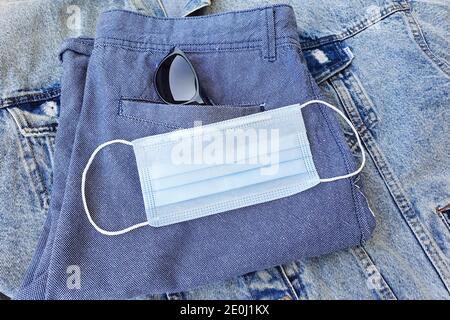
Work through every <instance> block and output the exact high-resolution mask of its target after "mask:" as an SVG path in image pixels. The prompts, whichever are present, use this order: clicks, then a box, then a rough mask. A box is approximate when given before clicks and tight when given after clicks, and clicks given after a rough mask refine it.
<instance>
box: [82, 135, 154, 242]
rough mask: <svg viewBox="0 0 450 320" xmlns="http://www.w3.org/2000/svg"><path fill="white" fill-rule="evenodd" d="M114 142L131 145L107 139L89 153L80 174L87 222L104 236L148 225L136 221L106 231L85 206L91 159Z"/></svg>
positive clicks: (122, 141) (119, 233)
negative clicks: (89, 155)
mask: <svg viewBox="0 0 450 320" xmlns="http://www.w3.org/2000/svg"><path fill="white" fill-rule="evenodd" d="M114 143H121V144H126V145H128V146H133V144H132V143H131V142H130V141H126V140H111V141H107V142H105V143H103V144H101V145H99V146H98V147H97V148H96V149H95V150H94V152H93V153H92V154H91V157H90V158H89V161H88V162H87V164H86V167H84V170H83V175H82V176H81V197H82V199H83V207H84V211H85V212H86V215H87V217H88V219H89V222H90V223H91V224H92V226H93V227H94V228H95V230H97V231H98V232H100V233H101V234H104V235H106V236H118V235H121V234H124V233H127V232H130V231H131V230H134V229H137V228H140V227H144V226H147V225H149V223H148V221H146V222H142V223H138V224H135V225H133V226H131V227H128V228H125V229H122V230H118V231H108V230H104V229H102V228H100V227H99V226H98V225H97V224H96V223H95V222H94V220H93V219H92V217H91V213H90V212H89V208H88V206H87V202H86V176H87V172H88V170H89V168H90V166H91V164H92V161H94V158H95V156H96V155H97V153H98V152H99V151H100V150H101V149H103V148H104V147H106V146H109V145H110V144H114Z"/></svg>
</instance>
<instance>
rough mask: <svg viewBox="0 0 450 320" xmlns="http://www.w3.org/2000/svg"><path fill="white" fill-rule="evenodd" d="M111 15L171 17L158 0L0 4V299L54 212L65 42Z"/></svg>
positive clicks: (177, 7) (178, 7) (193, 5)
mask: <svg viewBox="0 0 450 320" xmlns="http://www.w3.org/2000/svg"><path fill="white" fill-rule="evenodd" d="M182 4H184V5H182ZM205 4H208V1H206V0H205V1H184V0H180V1H170V5H169V4H166V7H169V9H170V10H166V11H169V14H173V15H186V14H189V13H192V12H193V11H195V9H197V8H200V7H202V6H204V5H205ZM171 6H173V7H171ZM114 8H127V9H132V10H134V11H138V12H141V13H143V14H149V15H160V16H162V15H164V14H166V13H167V12H166V13H165V12H164V10H163V9H162V8H161V7H160V4H159V3H158V1H157V0H140V1H131V0H117V1H107V0H101V1H86V0H70V1H66V0H56V1H53V0H52V1H49V0H33V1H7V0H2V1H0V133H1V136H2V142H1V143H0V202H1V203H2V205H1V206H0V234H1V236H0V292H2V293H4V294H6V295H8V296H13V295H14V294H15V293H16V292H17V290H18V287H19V286H20V283H21V281H22V277H23V275H24V273H25V270H26V268H27V266H28V264H29V262H30V260H31V257H32V254H33V251H34V250H35V247H36V242H37V239H38V237H39V233H40V232H41V230H42V226H43V223H44V219H45V215H46V213H47V211H48V207H49V202H50V201H49V199H50V191H51V185H52V175H53V165H54V163H53V161H54V159H53V156H54V137H55V134H56V128H57V122H58V115H59V107H60V101H59V100H60V88H59V84H58V82H59V81H60V77H61V72H62V68H61V66H60V63H59V61H58V51H59V49H60V45H61V42H62V41H63V39H65V38H66V37H74V36H79V35H90V36H92V35H93V34H94V29H95V23H96V19H97V17H98V15H99V13H100V12H102V11H105V10H107V9H114ZM33 88H39V89H33Z"/></svg>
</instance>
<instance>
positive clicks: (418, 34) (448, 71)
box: [405, 8, 450, 76]
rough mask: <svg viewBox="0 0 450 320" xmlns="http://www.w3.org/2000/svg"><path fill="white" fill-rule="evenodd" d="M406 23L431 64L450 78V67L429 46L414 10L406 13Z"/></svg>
mask: <svg viewBox="0 0 450 320" xmlns="http://www.w3.org/2000/svg"><path fill="white" fill-rule="evenodd" d="M405 17H406V23H407V24H408V26H409V27H410V28H409V29H410V32H411V33H412V36H413V38H414V40H415V42H416V43H417V45H418V46H419V48H420V49H421V50H422V51H423V52H424V53H425V55H426V56H427V57H428V58H429V59H430V60H431V62H432V63H433V64H434V65H436V66H437V67H438V69H439V70H441V71H442V72H444V74H445V75H446V76H450V66H449V65H448V64H447V63H446V61H445V60H443V59H441V58H439V57H438V56H437V55H436V54H434V52H433V51H432V50H431V49H430V47H429V46H428V43H427V42H426V39H425V36H424V35H423V32H422V29H421V27H420V25H419V23H418V21H417V20H416V18H415V17H414V15H413V13H412V8H411V9H410V10H409V11H406V12H405Z"/></svg>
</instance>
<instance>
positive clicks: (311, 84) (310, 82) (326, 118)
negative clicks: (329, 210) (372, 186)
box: [307, 73, 365, 243]
mask: <svg viewBox="0 0 450 320" xmlns="http://www.w3.org/2000/svg"><path fill="white" fill-rule="evenodd" d="M307 75H308V80H309V81H308V84H309V89H310V91H311V92H313V95H314V98H315V99H316V100H319V99H320V98H319V96H318V94H317V91H316V90H314V86H313V79H312V77H311V75H310V74H309V73H307ZM319 110H320V113H321V114H322V116H323V118H324V120H325V122H326V124H327V127H328V130H329V131H330V133H331V135H332V136H333V139H334V141H335V143H336V145H337V146H338V148H339V151H340V153H341V157H342V159H343V160H344V163H345V169H346V172H347V173H349V171H350V169H351V168H350V163H349V159H347V157H346V155H345V153H344V149H343V146H342V144H341V142H340V141H339V140H338V137H337V136H336V133H335V132H334V130H333V129H332V127H331V125H330V122H329V120H330V119H329V118H328V116H327V114H326V113H325V112H324V110H323V107H322V106H319ZM348 180H349V183H350V188H351V190H352V198H353V205H354V208H355V210H354V211H355V216H356V221H357V223H358V229H359V232H360V236H361V237H360V242H361V243H363V242H364V241H365V236H364V233H363V230H362V227H361V221H360V215H359V214H358V211H359V208H358V206H357V205H356V203H355V189H354V187H353V182H352V181H353V180H352V179H351V178H350V179H348Z"/></svg>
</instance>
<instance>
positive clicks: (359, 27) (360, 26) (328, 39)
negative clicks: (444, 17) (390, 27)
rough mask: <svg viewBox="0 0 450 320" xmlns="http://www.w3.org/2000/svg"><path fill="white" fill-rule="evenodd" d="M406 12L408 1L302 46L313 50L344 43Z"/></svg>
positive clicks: (393, 5) (306, 42)
mask: <svg viewBox="0 0 450 320" xmlns="http://www.w3.org/2000/svg"><path fill="white" fill-rule="evenodd" d="M406 10H409V4H408V3H407V2H406V1H401V2H400V3H396V4H392V5H389V6H387V7H386V8H384V9H383V10H381V12H380V15H377V16H372V17H367V18H365V19H363V20H361V21H360V22H358V23H357V24H356V27H350V28H348V29H347V30H345V31H344V32H342V33H340V34H337V35H331V36H325V37H322V38H320V39H317V40H308V41H304V42H301V43H300V45H301V47H302V49H313V48H316V47H320V46H322V45H325V44H329V43H333V42H338V41H342V40H345V39H347V38H350V37H353V36H354V35H356V34H358V33H360V32H361V31H363V30H365V29H367V28H369V27H370V26H372V25H374V24H376V23H378V22H380V21H381V20H384V19H385V18H387V17H389V16H390V15H392V14H394V13H396V12H398V11H406Z"/></svg>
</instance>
